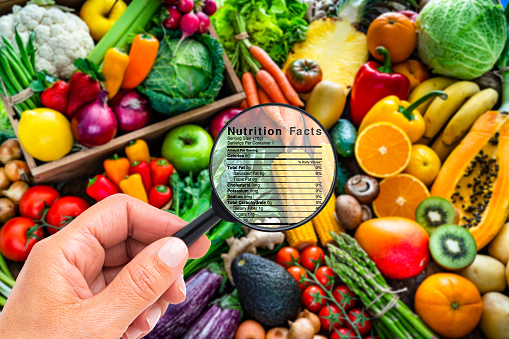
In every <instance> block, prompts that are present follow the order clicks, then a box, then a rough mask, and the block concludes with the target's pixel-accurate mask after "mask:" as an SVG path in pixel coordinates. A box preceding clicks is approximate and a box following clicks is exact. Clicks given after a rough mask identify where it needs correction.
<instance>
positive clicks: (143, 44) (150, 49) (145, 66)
mask: <svg viewBox="0 0 509 339" xmlns="http://www.w3.org/2000/svg"><path fill="white" fill-rule="evenodd" d="M158 50H159V41H158V40H157V39H156V38H155V37H154V36H153V35H151V34H138V35H137V36H136V37H135V38H134V41H133V44H132V45H131V51H130V52H129V65H128V66H127V69H126V71H125V74H124V80H123V82H122V89H134V88H136V87H138V86H139V85H140V84H141V83H142V82H143V80H145V78H146V77H147V75H148V73H150V70H151V69H152V65H153V64H154V61H155V60H156V56H157V51H158Z"/></svg>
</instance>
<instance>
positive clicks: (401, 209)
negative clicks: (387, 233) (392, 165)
mask: <svg viewBox="0 0 509 339" xmlns="http://www.w3.org/2000/svg"><path fill="white" fill-rule="evenodd" d="M427 197H429V190H428V188H427V187H426V185H424V184H423V183H422V181H420V180H419V179H417V178H416V177H414V176H413V175H410V174H398V175H396V176H393V177H390V178H387V179H384V180H382V181H381V182H380V194H379V195H378V198H376V199H375V201H373V211H374V212H375V214H376V215H377V217H379V218H382V217H403V218H407V219H411V220H415V210H416V209H417V206H419V204H420V203H421V201H423V200H424V199H426V198H427Z"/></svg>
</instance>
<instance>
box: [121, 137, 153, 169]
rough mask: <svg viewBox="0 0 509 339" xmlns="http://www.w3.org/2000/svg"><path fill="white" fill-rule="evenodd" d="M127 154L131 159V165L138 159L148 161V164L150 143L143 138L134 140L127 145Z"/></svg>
mask: <svg viewBox="0 0 509 339" xmlns="http://www.w3.org/2000/svg"><path fill="white" fill-rule="evenodd" d="M125 154H126V155H127V159H129V162H130V163H131V165H132V164H134V163H135V162H136V161H146V162H147V164H148V163H149V162H150V152H149V150H148V145H147V143H146V142H145V140H142V139H136V140H132V141H131V142H130V143H129V144H127V146H126V147H125Z"/></svg>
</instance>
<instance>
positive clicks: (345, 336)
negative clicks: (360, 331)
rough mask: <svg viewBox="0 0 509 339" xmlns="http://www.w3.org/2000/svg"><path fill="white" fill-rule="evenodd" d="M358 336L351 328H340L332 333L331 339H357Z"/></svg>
mask: <svg viewBox="0 0 509 339" xmlns="http://www.w3.org/2000/svg"><path fill="white" fill-rule="evenodd" d="M356 338H357V335H356V334H355V332H354V331H352V330H351V329H349V328H344V327H343V328H338V329H335V330H334V332H333V333H332V335H331V337H330V339H356Z"/></svg>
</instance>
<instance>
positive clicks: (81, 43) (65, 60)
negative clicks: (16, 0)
mask: <svg viewBox="0 0 509 339" xmlns="http://www.w3.org/2000/svg"><path fill="white" fill-rule="evenodd" d="M12 12H13V13H12V14H8V15H5V16H3V17H1V18H0V34H1V35H3V36H5V37H6V38H7V39H8V40H9V41H11V42H12V43H13V45H14V47H15V48H16V44H15V38H14V36H15V33H14V28H15V27H17V29H18V32H19V34H20V36H21V38H22V39H23V42H24V43H25V44H26V42H27V41H28V37H29V36H30V34H31V32H32V31H34V32H35V41H34V44H35V47H36V48H37V52H36V55H35V68H36V69H37V70H38V71H42V70H46V71H48V72H49V73H50V74H52V75H53V76H55V77H57V78H59V79H69V78H70V77H71V75H72V74H73V73H74V71H75V70H76V67H74V65H73V62H74V60H75V59H78V58H86V57H87V55H88V53H89V52H90V51H91V50H92V49H93V48H94V41H93V40H92V37H91V36H90V31H89V29H88V26H87V25H86V24H85V22H84V21H83V20H81V19H80V18H79V17H78V16H76V15H74V14H72V13H67V12H63V11H62V10H60V9H59V8H57V7H50V8H45V7H40V6H37V5H27V6H25V7H20V6H14V7H13V9H12Z"/></svg>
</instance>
